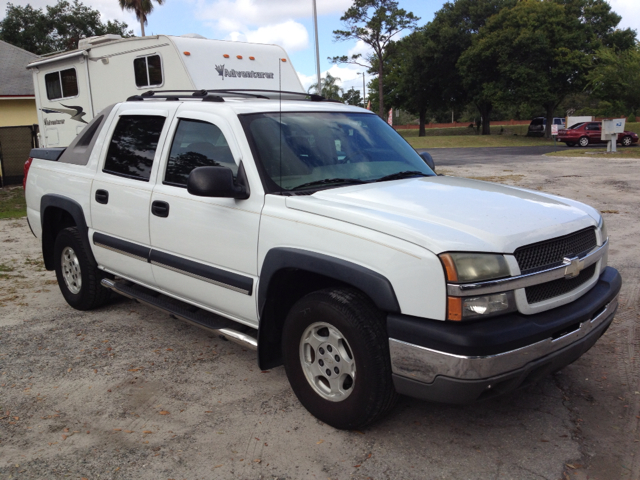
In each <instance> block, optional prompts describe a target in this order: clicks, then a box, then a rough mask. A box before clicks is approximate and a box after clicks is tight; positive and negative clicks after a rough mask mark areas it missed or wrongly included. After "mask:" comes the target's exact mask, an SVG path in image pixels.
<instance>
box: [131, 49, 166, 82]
mask: <svg viewBox="0 0 640 480" xmlns="http://www.w3.org/2000/svg"><path fill="white" fill-rule="evenodd" d="M133 71H134V73H135V76H136V85H137V86H138V87H152V86H158V85H162V60H161V59H160V55H149V56H148V57H139V58H136V59H135V60H134V61H133Z"/></svg>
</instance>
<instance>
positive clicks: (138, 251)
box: [90, 104, 176, 285]
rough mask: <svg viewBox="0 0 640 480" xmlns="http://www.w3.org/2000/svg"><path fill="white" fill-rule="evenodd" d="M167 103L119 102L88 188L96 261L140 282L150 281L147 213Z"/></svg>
mask: <svg viewBox="0 0 640 480" xmlns="http://www.w3.org/2000/svg"><path fill="white" fill-rule="evenodd" d="M175 109H176V106H175V105H171V104H168V106H167V107H165V106H164V105H163V107H162V108H158V106H157V104H156V105H155V106H154V105H144V104H123V105H121V106H120V107H119V111H118V113H117V115H116V117H115V118H114V121H113V123H112V124H111V125H110V132H109V134H108V135H107V139H108V141H106V142H105V145H103V147H102V155H101V161H100V163H99V167H98V172H97V173H96V177H95V179H94V181H93V186H92V190H91V222H92V228H91V231H90V239H91V242H92V243H93V245H94V254H95V257H96V260H97V261H98V264H99V265H101V266H102V267H104V268H105V269H106V270H108V271H111V272H113V273H116V274H118V275H121V276H123V277H125V278H129V279H131V280H134V281H136V282H139V283H143V284H147V285H154V284H155V280H154V278H153V273H152V271H151V265H150V264H149V263H148V261H149V250H150V238H149V215H150V214H149V211H150V205H151V192H152V190H153V186H154V183H155V177H156V172H157V169H158V159H157V157H159V151H160V148H159V146H160V145H162V143H163V142H164V139H165V137H166V135H167V131H168V129H169V120H168V117H169V116H170V113H171V111H175Z"/></svg>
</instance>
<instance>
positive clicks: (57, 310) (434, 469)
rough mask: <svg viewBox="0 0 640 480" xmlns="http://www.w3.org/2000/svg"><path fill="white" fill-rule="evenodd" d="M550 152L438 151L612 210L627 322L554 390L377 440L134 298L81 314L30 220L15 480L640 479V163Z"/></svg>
mask: <svg viewBox="0 0 640 480" xmlns="http://www.w3.org/2000/svg"><path fill="white" fill-rule="evenodd" d="M525 148H529V150H527V149H525ZM536 148H538V147H521V148H520V150H518V151H513V152H511V153H508V152H506V151H501V152H495V151H493V150H497V149H437V150H433V151H432V154H433V157H434V159H435V161H436V165H437V167H438V171H439V172H440V173H444V174H448V175H458V176H465V177H474V178H478V179H480V180H485V181H493V182H500V183H505V184H509V185H514V186H518V187H523V188H529V189H532V190H537V191H542V192H547V193H552V194H558V195H563V196H567V197H570V198H574V199H577V200H580V201H583V202H586V203H589V204H591V205H592V206H594V207H595V208H597V209H599V210H600V211H602V212H603V214H604V217H605V220H606V222H607V227H608V231H609V235H610V237H611V239H612V240H611V241H612V246H611V249H610V252H609V264H610V265H612V266H614V267H616V268H618V269H619V270H620V273H621V275H622V278H623V287H622V292H621V296H620V308H619V310H618V314H617V317H616V320H614V323H613V324H612V326H611V328H610V329H609V330H608V332H607V333H606V334H605V335H604V336H603V337H602V338H601V339H600V340H599V342H598V343H597V344H596V345H595V347H594V348H593V349H592V350H591V351H589V352H588V353H587V354H586V355H585V356H583V357H582V358H581V359H580V360H578V361H577V362H576V363H574V364H572V365H570V366H568V367H567V368H565V369H564V370H562V371H561V372H559V373H558V374H556V375H554V376H553V377H550V378H547V379H545V380H544V381H542V382H541V383H539V384H538V385H536V386H533V387H529V388H527V389H523V390H521V391H518V392H516V393H514V394H512V395H509V396H506V397H503V398H499V399H494V400H488V401H486V402H483V403H478V404H474V405H469V406H447V405H438V404H430V403H426V402H422V401H418V400H413V399H409V398H402V399H401V400H400V402H399V403H398V405H397V406H396V408H395V409H394V410H393V412H392V413H391V415H389V416H388V417H387V418H386V419H384V420H382V421H380V422H378V423H376V424H375V425H373V426H371V427H369V428H367V429H365V430H363V431H339V430H335V429H333V428H331V427H329V426H327V425H324V424H322V423H320V422H319V421H317V420H316V419H315V418H314V417H312V416H311V415H310V414H309V413H308V412H307V411H306V410H305V409H304V408H303V407H302V406H301V405H300V404H299V402H298V401H297V399H296V397H295V395H294V394H293V392H292V391H291V389H290V388H289V385H288V382H287V379H286V376H285V373H284V369H283V368H282V367H279V368H276V369H273V370H270V371H267V372H262V371H260V370H259V369H258V367H257V363H256V361H255V352H251V351H248V350H244V349H243V348H242V347H240V346H237V345H235V344H233V343H230V342H226V341H223V340H221V339H220V338H216V337H213V336H212V335H211V334H209V333H208V332H206V331H203V330H200V329H198V328H195V327H192V326H189V325H187V324H184V323H181V322H180V321H178V320H174V319H172V318H170V317H169V316H167V315H165V314H162V313H158V312H157V311H155V310H152V309H150V308H148V307H145V306H142V305H139V304H137V303H134V302H133V301H130V300H126V299H124V298H122V299H121V298H114V299H113V300H112V301H111V303H110V304H109V305H108V306H107V307H105V308H102V309H100V310H96V311H92V312H79V311H75V310H73V309H71V308H70V307H69V306H67V304H66V303H65V301H64V299H63V297H62V295H61V294H60V293H59V290H58V287H57V285H56V283H55V274H54V273H53V272H47V271H46V270H44V268H43V265H42V261H41V254H40V249H39V245H38V242H37V241H36V240H35V238H34V237H33V236H32V234H31V233H30V231H29V228H28V226H27V222H26V220H25V219H20V220H2V221H0V478H21V479H22V478H25V479H41V478H48V479H63V478H77V479H80V478H86V479H94V478H115V479H118V478H122V479H128V478H135V479H176V480H177V479H183V478H185V479H196V478H201V479H210V478H241V479H275V478H278V479H302V478H304V479H307V478H310V479H347V478H349V479H351V478H353V479H367V478H372V479H425V478H426V479H532V480H533V479H541V478H542V479H548V480H557V479H587V478H589V479H602V480H607V479H638V478H640V443H639V442H640V327H639V326H638V323H639V318H640V308H639V306H640V282H639V279H640V260H639V258H638V251H639V249H638V241H637V238H638V233H639V231H638V230H639V227H638V225H639V224H640V198H639V197H638V191H640V172H639V171H638V168H637V163H638V161H633V160H624V159H622V160H621V159H603V158H590V159H588V162H587V160H585V159H581V158H561V157H544V156H542V155H541V153H542V152H541V151H538V150H536ZM542 148H547V147H542ZM558 148H566V147H564V146H562V147H558ZM459 150H465V151H464V152H460V151H459Z"/></svg>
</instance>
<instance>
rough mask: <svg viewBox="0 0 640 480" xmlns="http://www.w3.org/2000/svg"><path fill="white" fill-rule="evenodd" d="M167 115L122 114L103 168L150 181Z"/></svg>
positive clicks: (113, 173)
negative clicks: (154, 158)
mask: <svg viewBox="0 0 640 480" xmlns="http://www.w3.org/2000/svg"><path fill="white" fill-rule="evenodd" d="M164 121H165V117H159V116H151V115H128V116H124V115H123V116H122V117H120V120H118V125H116V129H115V130H114V132H113V136H112V137H111V143H110V144H109V150H108V152H107V160H106V161H105V164H104V169H103V172H105V173H110V174H112V175H118V176H121V177H127V178H132V179H134V180H143V181H145V182H148V181H149V177H150V175H151V167H152V166H153V157H155V154H156V149H157V148H158V140H159V139H160V134H161V133H162V127H163V126H164Z"/></svg>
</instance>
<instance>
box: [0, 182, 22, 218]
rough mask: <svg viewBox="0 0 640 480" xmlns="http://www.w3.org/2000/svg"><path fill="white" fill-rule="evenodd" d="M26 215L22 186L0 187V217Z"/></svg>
mask: <svg viewBox="0 0 640 480" xmlns="http://www.w3.org/2000/svg"><path fill="white" fill-rule="evenodd" d="M26 215H27V202H26V201H25V198H24V190H23V189H22V186H12V187H4V188H0V218H20V217H24V216H26Z"/></svg>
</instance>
